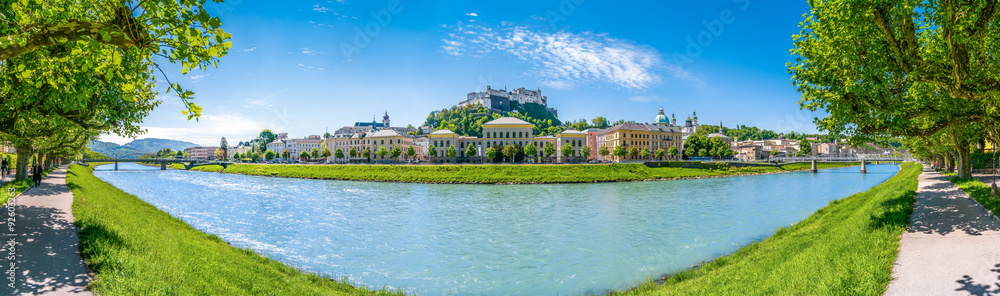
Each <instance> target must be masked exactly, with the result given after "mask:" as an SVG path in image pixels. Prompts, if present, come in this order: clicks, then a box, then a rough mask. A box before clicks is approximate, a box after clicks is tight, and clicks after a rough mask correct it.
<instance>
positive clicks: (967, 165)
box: [951, 127, 972, 178]
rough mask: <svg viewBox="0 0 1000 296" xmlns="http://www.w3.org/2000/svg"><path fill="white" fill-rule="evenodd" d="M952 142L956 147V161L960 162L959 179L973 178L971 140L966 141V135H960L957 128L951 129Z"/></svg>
mask: <svg viewBox="0 0 1000 296" xmlns="http://www.w3.org/2000/svg"><path fill="white" fill-rule="evenodd" d="M951 142H952V144H954V145H955V152H956V153H955V154H956V156H957V157H956V158H957V159H956V160H957V161H958V177H959V178H972V159H971V158H970V157H969V139H966V138H965V137H964V135H960V134H958V133H957V132H955V128H954V127H952V128H951Z"/></svg>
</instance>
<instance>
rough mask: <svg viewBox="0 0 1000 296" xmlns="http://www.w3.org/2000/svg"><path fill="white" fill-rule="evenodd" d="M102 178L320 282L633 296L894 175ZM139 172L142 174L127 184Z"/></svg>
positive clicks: (149, 174) (434, 290) (146, 170)
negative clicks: (469, 181) (630, 292)
mask: <svg viewBox="0 0 1000 296" xmlns="http://www.w3.org/2000/svg"><path fill="white" fill-rule="evenodd" d="M119 165H120V168H121V169H123V170H121V171H113V169H114V167H113V165H106V166H100V167H98V168H97V169H98V171H95V173H94V174H95V175H97V176H98V177H100V178H101V179H103V180H105V181H107V182H108V183H111V184H113V185H114V186H116V187H118V188H121V189H122V190H124V191H126V192H128V193H131V194H134V195H136V196H138V197H139V198H141V199H143V200H145V201H146V202H149V203H150V204H153V205H155V206H156V207H158V208H159V209H161V210H163V211H166V212H168V213H170V214H171V215H173V216H175V217H178V218H180V219H182V220H184V221H185V222H187V223H188V224H190V225H191V226H193V227H195V228H197V229H200V230H203V231H205V232H208V233H212V234H215V235H218V236H219V237H221V238H222V239H224V240H226V241H228V242H230V243H232V244H233V245H234V246H238V247H245V248H251V249H253V250H255V251H258V252H260V253H262V254H264V255H266V256H268V257H270V258H273V259H276V260H280V261H283V262H286V263H289V264H291V265H293V266H297V267H300V268H302V269H304V270H307V271H312V272H318V273H322V274H328V275H331V276H334V277H336V278H341V277H347V278H348V279H350V280H351V281H352V282H354V283H356V284H361V285H366V286H370V287H375V288H380V287H389V288H401V289H404V290H406V291H409V292H414V293H417V294H421V295H440V294H462V295H466V294H474V295H554V294H561V295H567V294H568V295H578V294H587V293H603V292H606V291H608V290H612V289H625V288H628V287H630V286H633V285H636V284H638V283H639V282H641V281H643V280H644V279H647V278H649V277H654V276H659V275H661V274H663V273H666V272H672V271H676V270H679V269H683V268H687V267H689V266H691V265H693V264H696V263H698V262H699V261H707V260H710V259H712V258H715V257H718V256H720V255H724V254H727V253H730V252H732V251H734V250H736V249H737V248H739V247H740V246H744V245H746V244H748V243H750V242H751V241H754V240H761V239H764V238H766V237H767V236H769V235H771V234H772V233H773V232H774V231H775V230H776V229H777V228H778V227H779V226H788V225H791V224H793V223H796V222H798V221H801V220H802V219H805V218H806V217H808V216H809V215H810V214H812V213H813V212H815V211H816V210H818V209H819V208H822V207H823V206H825V205H827V204H828V203H829V201H831V200H834V199H839V198H843V197H846V196H848V195H851V194H854V193H857V192H861V191H865V190H867V189H868V188H871V187H872V186H874V185H877V184H879V183H881V182H883V181H885V180H887V179H888V178H889V177H891V176H892V175H893V174H895V172H896V171H897V170H898V167H897V166H893V165H878V166H876V165H869V166H868V170H869V173H868V174H867V175H862V174H859V173H858V170H859V168H857V167H851V168H841V169H829V170H821V171H820V172H819V173H817V174H812V173H809V172H799V173H788V174H776V175H763V176H748V177H732V178H715V179H697V180H678V181H652V182H625V183H596V184H594V183H591V184H552V185H444V184H406V183H381V182H352V181H326V180H305V179H290V178H271V177H254V176H242V175H231V174H218V173H205V172H192V171H180V170H167V171H159V168H153V167H144V166H139V165H135V164H130V163H122V164H119ZM126 169H130V170H126Z"/></svg>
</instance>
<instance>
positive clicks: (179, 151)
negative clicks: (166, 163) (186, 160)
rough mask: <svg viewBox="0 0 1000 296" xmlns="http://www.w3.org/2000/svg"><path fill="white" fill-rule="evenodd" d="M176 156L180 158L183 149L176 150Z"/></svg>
mask: <svg viewBox="0 0 1000 296" xmlns="http://www.w3.org/2000/svg"><path fill="white" fill-rule="evenodd" d="M177 157H178V158H180V157H184V151H181V150H177Z"/></svg>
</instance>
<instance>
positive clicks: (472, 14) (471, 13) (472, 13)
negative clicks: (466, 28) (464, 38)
mask: <svg viewBox="0 0 1000 296" xmlns="http://www.w3.org/2000/svg"><path fill="white" fill-rule="evenodd" d="M465 15H467V16H479V15H478V14H476V13H475V12H470V13H466V14H465Z"/></svg>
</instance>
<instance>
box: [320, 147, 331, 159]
mask: <svg viewBox="0 0 1000 296" xmlns="http://www.w3.org/2000/svg"><path fill="white" fill-rule="evenodd" d="M321 156H323V158H330V148H329V147H323V153H321Z"/></svg>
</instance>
